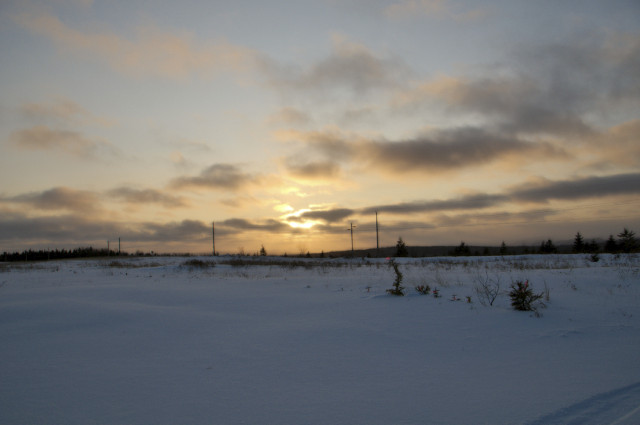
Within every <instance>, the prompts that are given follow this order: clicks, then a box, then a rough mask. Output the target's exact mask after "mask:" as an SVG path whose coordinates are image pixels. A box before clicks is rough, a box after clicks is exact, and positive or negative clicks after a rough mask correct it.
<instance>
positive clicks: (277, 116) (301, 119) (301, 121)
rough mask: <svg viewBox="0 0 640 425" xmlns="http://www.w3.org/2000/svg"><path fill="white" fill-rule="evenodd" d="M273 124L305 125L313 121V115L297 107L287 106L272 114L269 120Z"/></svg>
mask: <svg viewBox="0 0 640 425" xmlns="http://www.w3.org/2000/svg"><path fill="white" fill-rule="evenodd" d="M267 121H268V122H269V124H271V125H286V126H290V125H292V126H298V125H300V126H303V125H307V124H310V123H311V122H312V119H311V117H310V116H309V114H307V113H306V112H304V111H301V110H299V109H296V108H291V107H286V108H282V109H280V110H279V111H278V112H276V113H274V114H271V115H270V116H269V118H268V120H267Z"/></svg>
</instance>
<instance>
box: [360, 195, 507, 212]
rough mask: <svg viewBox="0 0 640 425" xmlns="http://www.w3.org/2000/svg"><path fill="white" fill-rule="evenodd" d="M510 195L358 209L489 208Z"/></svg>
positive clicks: (469, 196)
mask: <svg viewBox="0 0 640 425" xmlns="http://www.w3.org/2000/svg"><path fill="white" fill-rule="evenodd" d="M509 199H510V198H509V196H507V195H501V194H495V195H492V194H473V195H467V196H463V197H460V198H455V199H446V200H437V201H414V202H401V203H398V204H388V205H378V206H373V207H368V208H364V209H362V210H360V211H358V212H359V213H360V214H363V215H369V214H373V213H375V212H376V211H378V212H381V213H390V214H400V215H402V214H420V213H430V212H441V211H455V210H470V209H481V208H489V207H493V206H495V205H498V204H502V203H504V202H507V201H509Z"/></svg>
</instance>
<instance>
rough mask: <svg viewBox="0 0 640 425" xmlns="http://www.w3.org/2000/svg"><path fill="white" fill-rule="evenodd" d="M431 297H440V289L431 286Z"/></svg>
mask: <svg viewBox="0 0 640 425" xmlns="http://www.w3.org/2000/svg"><path fill="white" fill-rule="evenodd" d="M433 298H440V290H438V288H433Z"/></svg>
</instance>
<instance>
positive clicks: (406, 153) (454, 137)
mask: <svg viewBox="0 0 640 425" xmlns="http://www.w3.org/2000/svg"><path fill="white" fill-rule="evenodd" d="M358 152H359V156H362V157H364V158H366V160H368V161H369V162H371V163H373V164H375V166H376V167H384V168H386V169H387V170H390V171H393V172H394V173H406V172H411V171H422V172H442V171H450V170H454V169H461V168H466V167H470V166H477V165H483V164H487V163H490V162H493V161H496V160H498V159H504V158H506V157H507V156H513V155H516V156H518V155H519V156H525V155H526V156H527V157H528V158H531V156H542V157H549V156H562V155H564V153H563V152H562V151H560V150H559V149H556V148H553V147H552V146H551V145H549V144H546V143H543V142H537V143H534V142H527V141H523V140H520V139H517V138H511V137H507V136H504V135H501V134H494V133H490V132H488V131H485V130H483V129H481V128H474V127H467V128H457V129H451V130H442V131H437V132H435V133H434V134H433V136H432V137H429V136H427V137H421V138H416V139H413V140H406V141H397V142H391V141H371V142H369V143H366V144H365V145H364V146H361V147H360V149H358Z"/></svg>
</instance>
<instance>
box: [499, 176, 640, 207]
mask: <svg viewBox="0 0 640 425" xmlns="http://www.w3.org/2000/svg"><path fill="white" fill-rule="evenodd" d="M638 194H640V173H630V174H618V175H613V176H604V177H585V178H581V179H575V180H564V181H545V182H542V183H537V184H526V185H522V186H517V187H515V188H513V189H511V191H510V194H509V196H510V197H511V198H513V199H514V200H517V201H528V202H547V201H549V200H552V199H560V200H576V199H585V198H598V197H603V196H616V195H638Z"/></svg>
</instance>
